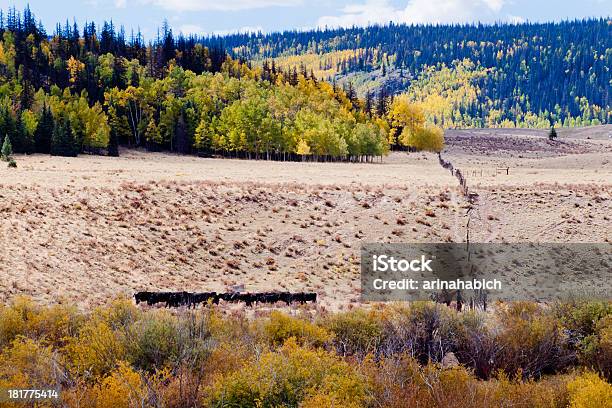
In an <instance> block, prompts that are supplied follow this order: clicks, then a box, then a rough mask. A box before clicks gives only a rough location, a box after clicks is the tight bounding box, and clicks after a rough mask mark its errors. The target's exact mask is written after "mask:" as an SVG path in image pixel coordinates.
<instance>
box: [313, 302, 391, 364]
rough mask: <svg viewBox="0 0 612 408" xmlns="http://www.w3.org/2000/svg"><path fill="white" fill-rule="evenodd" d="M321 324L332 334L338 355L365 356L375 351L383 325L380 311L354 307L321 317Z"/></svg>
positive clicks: (380, 340)
mask: <svg viewBox="0 0 612 408" xmlns="http://www.w3.org/2000/svg"><path fill="white" fill-rule="evenodd" d="M321 324H322V326H323V327H325V328H326V329H327V330H328V331H329V332H331V333H332V334H333V335H334V345H335V347H336V350H337V352H338V353H339V354H340V355H343V356H346V355H353V354H356V355H359V356H365V355H366V354H368V353H374V352H376V351H377V349H378V347H379V345H380V344H381V342H382V335H383V325H382V321H381V315H380V313H378V312H376V311H366V310H363V309H356V310H353V311H350V312H345V313H338V314H334V315H331V316H328V317H327V318H325V319H323V321H322V323H321Z"/></svg>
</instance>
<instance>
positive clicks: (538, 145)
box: [0, 126, 612, 310]
mask: <svg viewBox="0 0 612 408" xmlns="http://www.w3.org/2000/svg"><path fill="white" fill-rule="evenodd" d="M610 132H612V127H610V126H608V127H599V128H592V129H586V130H578V131H574V132H572V131H566V130H564V131H561V132H560V136H561V137H560V140H559V141H558V142H555V143H549V142H548V141H547V139H546V137H545V132H544V133H543V132H535V131H521V130H513V131H506V130H496V131H494V130H486V131H452V132H448V134H447V142H448V146H447V149H446V150H445V152H444V153H443V156H444V157H445V159H447V160H451V161H452V162H453V164H454V165H455V167H457V168H460V169H461V170H462V171H463V172H464V174H466V176H467V179H468V185H469V187H470V190H471V191H473V192H475V193H477V194H478V201H477V203H476V204H475V208H474V210H473V211H472V212H471V213H472V216H473V223H472V225H473V229H472V231H471V239H472V240H473V241H479V242H490V241H494V242H505V241H507V242H519V241H533V242H604V241H607V242H609V241H610V240H611V239H612V236H611V235H610V231H611V230H612V228H610V227H611V225H612V222H611V221H610V217H612V211H611V207H612V206H611V202H612V201H611V200H612V140H610V139H609V134H610ZM16 160H17V163H18V166H19V167H18V168H17V169H7V168H6V167H5V166H1V167H0V295H1V296H3V297H5V298H7V297H8V298H10V297H13V296H15V295H18V294H26V295H29V296H31V297H32V298H33V299H36V300H37V301H41V302H52V301H57V300H65V301H69V302H74V303H76V304H78V305H80V306H81V307H87V306H91V305H95V304H101V303H106V301H107V299H108V298H109V297H114V296H116V295H118V294H127V295H131V294H132V293H133V292H135V291H138V290H173V291H174V290H188V291H205V290H217V291H223V290H226V289H227V288H228V287H230V286H232V285H244V287H245V289H246V290H248V291H264V290H289V291H301V290H308V291H315V292H317V293H319V295H320V299H321V301H320V305H321V306H320V307H323V308H327V309H333V310H339V309H345V308H347V307H350V305H352V304H354V303H357V302H358V298H359V249H360V245H361V244H362V243H364V242H461V241H463V240H464V239H465V224H466V212H467V209H468V208H469V203H467V202H466V201H465V199H464V198H463V197H462V196H461V195H460V194H459V189H458V184H457V180H456V178H455V177H453V176H451V174H450V173H449V172H448V171H447V170H444V169H443V168H442V167H441V166H440V165H439V163H438V159H437V157H436V155H433V154H427V153H411V154H407V153H393V154H392V155H390V156H389V157H387V158H385V159H384V161H383V163H374V164H345V163H335V164H328V163H317V164H315V163H279V162H264V161H240V160H222V159H201V158H195V157H181V156H174V155H168V154H159V153H146V152H140V151H123V152H122V156H121V157H120V158H107V157H99V156H80V157H78V158H59V157H48V156H40V155H32V156H28V157H26V156H17V157H16ZM502 168H509V174H506V173H505V171H501V170H500V169H502Z"/></svg>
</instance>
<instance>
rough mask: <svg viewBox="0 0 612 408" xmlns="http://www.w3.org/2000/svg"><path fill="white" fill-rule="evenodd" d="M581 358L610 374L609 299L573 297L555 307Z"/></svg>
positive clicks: (611, 325) (611, 317) (611, 324)
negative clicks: (585, 299)
mask: <svg viewBox="0 0 612 408" xmlns="http://www.w3.org/2000/svg"><path fill="white" fill-rule="evenodd" d="M554 312H555V315H556V316H557V317H558V318H559V319H560V321H561V323H562V324H563V326H564V328H565V331H566V333H567V336H568V343H569V345H570V346H571V347H572V349H574V350H576V352H577V353H578V358H579V359H580V362H581V363H582V364H583V365H585V366H588V367H591V368H593V369H595V370H598V371H599V372H600V373H602V374H603V375H604V376H605V377H607V378H608V379H611V378H612V302H609V301H575V302H568V303H561V304H558V305H556V307H555V310H554Z"/></svg>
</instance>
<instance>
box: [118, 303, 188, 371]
mask: <svg viewBox="0 0 612 408" xmlns="http://www.w3.org/2000/svg"><path fill="white" fill-rule="evenodd" d="M125 345H126V351H127V353H126V355H127V356H129V357H128V358H129V359H130V361H131V362H132V363H133V364H134V366H135V367H137V368H139V369H142V370H147V371H154V370H155V369H156V368H162V367H164V366H166V365H168V364H170V362H172V361H176V360H177V358H178V355H179V333H178V321H177V318H176V317H175V316H173V315H172V314H170V313H169V312H167V311H165V310H164V311H155V313H148V314H146V315H145V316H143V317H142V318H141V319H139V320H138V321H136V322H134V324H132V325H131V326H130V328H129V329H128V330H127V332H126V336H125Z"/></svg>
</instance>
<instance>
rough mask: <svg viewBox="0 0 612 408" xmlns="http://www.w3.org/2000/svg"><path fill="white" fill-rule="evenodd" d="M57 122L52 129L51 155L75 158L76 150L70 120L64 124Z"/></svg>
mask: <svg viewBox="0 0 612 408" xmlns="http://www.w3.org/2000/svg"><path fill="white" fill-rule="evenodd" d="M62 122H63V121H62V120H58V121H57V122H56V123H55V127H54V128H53V137H52V138H51V155H52V156H65V157H76V156H77V149H76V146H75V145H76V143H75V140H74V136H73V132H72V127H71V126H70V120H68V119H66V120H65V122H64V123H62Z"/></svg>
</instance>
